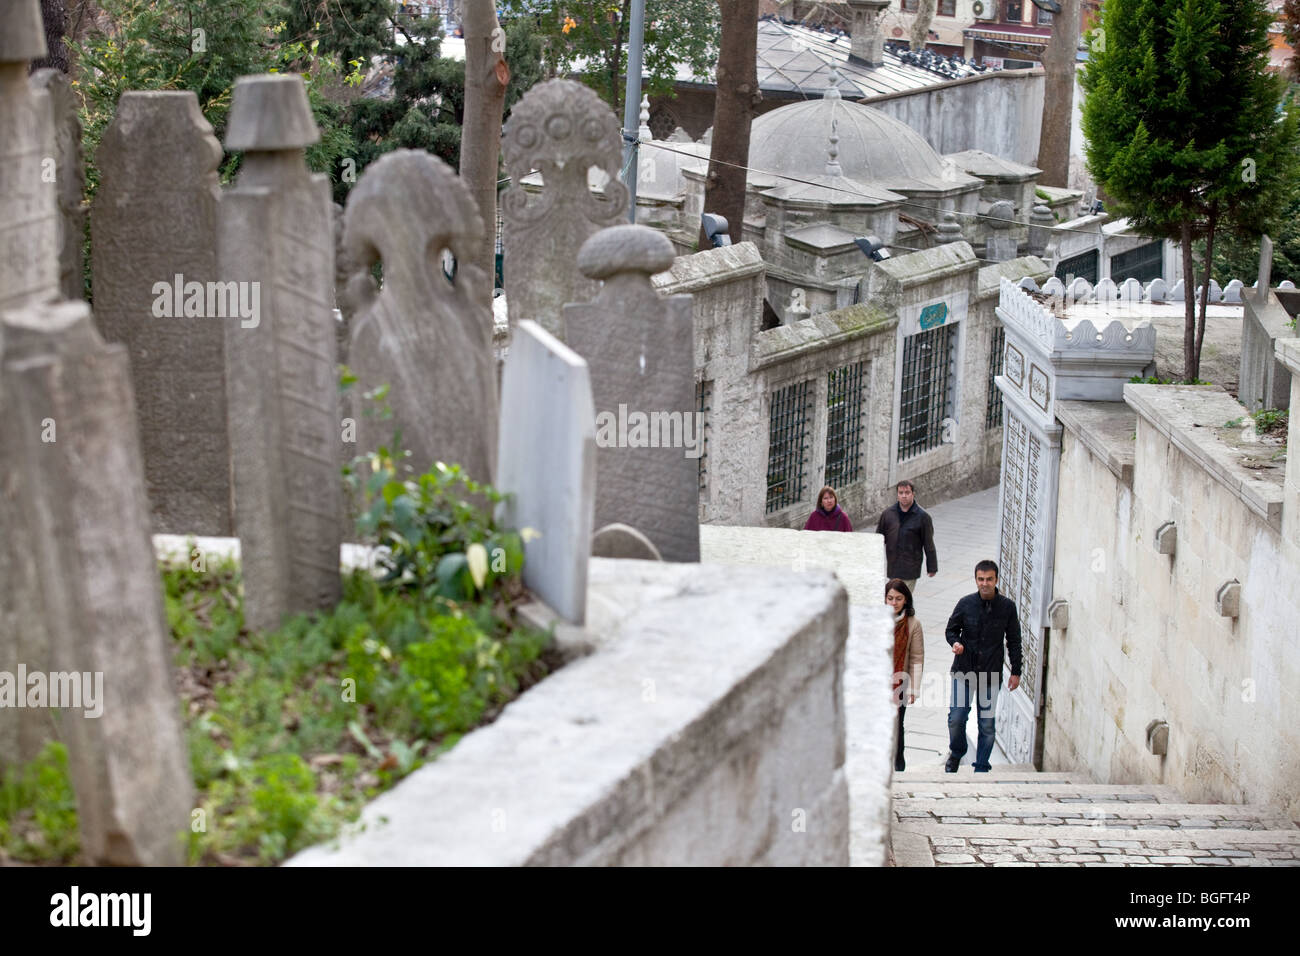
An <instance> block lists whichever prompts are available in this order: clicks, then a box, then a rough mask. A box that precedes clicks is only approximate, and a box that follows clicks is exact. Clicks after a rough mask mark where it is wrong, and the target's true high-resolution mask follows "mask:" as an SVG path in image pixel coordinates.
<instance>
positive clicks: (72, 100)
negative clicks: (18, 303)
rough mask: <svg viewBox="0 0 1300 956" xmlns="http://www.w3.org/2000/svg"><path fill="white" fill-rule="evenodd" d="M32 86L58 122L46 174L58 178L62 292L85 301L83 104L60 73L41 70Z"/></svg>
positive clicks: (64, 74) (34, 75)
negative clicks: (80, 115)
mask: <svg viewBox="0 0 1300 956" xmlns="http://www.w3.org/2000/svg"><path fill="white" fill-rule="evenodd" d="M32 85H33V86H35V87H37V88H38V89H43V90H45V91H46V92H47V93H48V95H49V98H50V111H51V116H52V117H53V121H54V126H53V128H54V156H53V159H54V162H53V164H48V163H45V164H44V166H43V172H44V171H45V170H48V171H49V173H50V174H51V175H53V176H54V178H55V192H56V193H57V196H58V208H59V218H58V224H59V291H60V292H61V293H62V295H63V298H65V299H84V298H85V296H86V289H85V277H84V275H83V271H84V270H83V268H82V249H83V247H84V246H85V241H86V210H85V208H84V207H83V206H82V204H81V200H82V198H83V197H84V195H85V192H86V169H85V163H84V162H83V158H82V155H81V120H80V119H78V118H77V110H78V107H79V105H80V104H79V103H78V101H77V98H76V96H74V95H73V92H72V86H71V84H70V83H69V81H68V75H67V74H66V73H63V72H61V71H59V70H52V69H45V70H37V71H36V72H35V73H33V74H32Z"/></svg>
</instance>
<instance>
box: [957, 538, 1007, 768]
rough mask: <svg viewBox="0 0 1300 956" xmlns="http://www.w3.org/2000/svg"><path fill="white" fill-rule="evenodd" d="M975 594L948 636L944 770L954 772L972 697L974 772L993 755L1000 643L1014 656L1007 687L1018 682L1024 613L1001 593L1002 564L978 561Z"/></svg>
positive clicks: (963, 601)
mask: <svg viewBox="0 0 1300 956" xmlns="http://www.w3.org/2000/svg"><path fill="white" fill-rule="evenodd" d="M975 587H976V588H978V590H977V591H976V593H974V594H968V595H966V596H965V597H964V598H962V599H961V600H960V601H958V602H957V607H956V608H954V609H953V612H952V617H950V618H948V628H947V631H946V632H945V634H944V636H945V637H946V638H947V640H948V643H949V644H950V645H951V646H952V653H953V659H952V706H951V707H950V708H949V709H948V749H949V752H948V762H947V763H946V764H945V765H944V768H943V769H944V770H946V771H948V773H956V772H957V766H958V764H960V763H961V758H962V756H963V755H964V754H965V753H966V719H967V717H969V716H970V708H971V700H972V699H974V700H975V703H976V705H977V707H978V714H977V717H976V721H977V724H978V726H979V735H978V737H977V738H976V742H975V763H974V765H973V767H972V769H974V771H975V772H976V773H984V772H986V771H987V770H988V769H989V755H990V754H992V753H993V735H994V732H995V728H994V726H993V715H994V704H995V703H996V702H997V697H998V691H999V690H1000V689H1001V685H1002V660H1003V658H1002V642H1003V641H1004V640H1005V641H1006V645H1007V653H1008V654H1009V655H1010V657H1011V679H1010V680H1008V681H1007V689H1008V690H1015V689H1016V688H1017V687H1018V686H1020V663H1021V659H1020V616H1019V614H1018V612H1017V611H1016V604H1015V602H1014V601H1012V600H1011V599H1010V598H1009V597H1006V596H1005V595H1002V594H999V593H998V566H997V565H996V564H994V563H993V562H992V561H981V562H980V563H979V564H977V565H975Z"/></svg>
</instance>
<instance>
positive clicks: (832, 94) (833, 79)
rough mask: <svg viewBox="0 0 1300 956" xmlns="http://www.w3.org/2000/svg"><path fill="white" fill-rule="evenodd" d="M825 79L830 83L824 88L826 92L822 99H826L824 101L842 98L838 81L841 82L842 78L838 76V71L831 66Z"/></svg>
mask: <svg viewBox="0 0 1300 956" xmlns="http://www.w3.org/2000/svg"><path fill="white" fill-rule="evenodd" d="M826 79H827V80H829V81H830V84H831V85H830V86H828V87H827V88H826V92H825V93H823V94H822V99H826V100H838V99H842V98H843V97H842V95H841V93H840V81H841V80H843V79H844V77H842V76H840V71H839V70H837V69H836V68H835V67H834V66H832V67H831V71H830V73H829V74H828V75H827V77H826Z"/></svg>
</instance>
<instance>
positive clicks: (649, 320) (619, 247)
mask: <svg viewBox="0 0 1300 956" xmlns="http://www.w3.org/2000/svg"><path fill="white" fill-rule="evenodd" d="M672 264H673V247H672V243H670V242H669V241H668V239H667V237H665V236H663V235H661V234H660V233H658V232H655V231H654V230H653V229H649V228H647V227H645V226H614V227H612V228H610V229H605V230H603V231H601V232H599V233H597V234H596V235H595V236H593V237H592V238H591V239H588V240H587V242H586V243H584V244H583V247H582V249H581V251H580V252H579V254H578V267H579V269H581V270H582V273H583V275H585V276H587V277H588V278H590V279H593V280H602V281H603V283H604V284H603V285H602V287H601V289H600V292H599V294H598V295H597V296H596V298H595V299H594V300H592V302H590V303H589V304H571V305H567V306H565V309H564V320H565V326H566V328H567V330H568V344H569V346H570V347H571V348H572V349H573V350H574V351H575V352H577V353H578V354H579V355H581V356H582V357H583V358H585V359H586V360H587V363H588V365H589V366H590V368H591V385H592V393H593V396H594V398H595V403H596V444H597V451H596V527H598V528H600V527H604V526H605V525H608V524H613V523H622V524H627V525H631V526H632V527H634V528H637V529H639V530H640V531H641V532H643V533H644V534H645V535H646V536H647V537H648V538H649V539H650V540H651V541H652V542H654V544H655V546H656V547H657V548H658V549H659V552H660V554H662V555H663V557H664V560H666V561H698V560H699V557H700V531H699V456H700V454H701V453H702V451H703V445H702V442H703V434H702V431H703V429H702V427H701V426H702V422H701V418H702V416H701V415H700V414H699V413H698V412H697V411H696V399H695V335H694V333H695V330H694V325H693V319H692V314H691V297H690V296H689V295H673V296H667V297H662V296H660V295H659V294H658V292H656V291H655V289H654V287H653V286H652V285H651V284H650V276H652V275H654V274H655V273H659V272H664V271H666V270H667V269H668V268H669V267H671V266H672Z"/></svg>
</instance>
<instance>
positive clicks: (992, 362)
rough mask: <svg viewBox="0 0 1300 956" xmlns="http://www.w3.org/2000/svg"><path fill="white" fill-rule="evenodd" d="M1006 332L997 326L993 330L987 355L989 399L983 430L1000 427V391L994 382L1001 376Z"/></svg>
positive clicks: (1004, 328) (1003, 327)
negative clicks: (991, 342)
mask: <svg viewBox="0 0 1300 956" xmlns="http://www.w3.org/2000/svg"><path fill="white" fill-rule="evenodd" d="M1006 343H1007V330H1006V327H1005V326H1001V325H999V326H998V327H997V328H996V329H994V330H993V345H992V351H991V352H990V353H989V398H988V406H987V408H986V410H985V412H984V427H985V428H1001V427H1002V389H1000V388H998V384H997V382H995V381H994V379H995V378H997V377H998V376H999V375H1001V374H1002V354H1003V353H1004V352H1005V351H1006Z"/></svg>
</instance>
